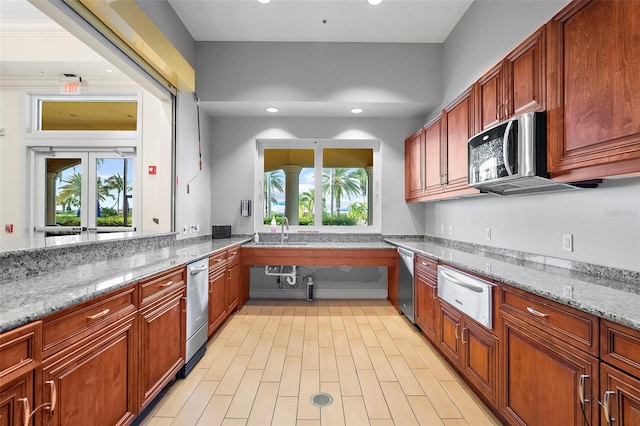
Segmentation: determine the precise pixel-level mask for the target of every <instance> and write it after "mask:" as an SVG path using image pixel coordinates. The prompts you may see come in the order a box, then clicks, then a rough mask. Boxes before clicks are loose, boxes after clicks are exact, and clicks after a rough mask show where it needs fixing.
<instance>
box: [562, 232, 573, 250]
mask: <svg viewBox="0 0 640 426" xmlns="http://www.w3.org/2000/svg"><path fill="white" fill-rule="evenodd" d="M562 250H564V251H573V234H562Z"/></svg>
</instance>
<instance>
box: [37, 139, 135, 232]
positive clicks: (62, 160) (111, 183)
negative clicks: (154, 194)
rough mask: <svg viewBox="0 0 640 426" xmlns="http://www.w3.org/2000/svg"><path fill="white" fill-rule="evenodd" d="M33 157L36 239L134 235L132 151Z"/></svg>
mask: <svg viewBox="0 0 640 426" xmlns="http://www.w3.org/2000/svg"><path fill="white" fill-rule="evenodd" d="M34 151H35V153H36V155H35V174H34V179H35V187H36V190H37V194H36V199H35V209H34V213H35V221H36V225H35V227H34V231H35V234H36V236H45V237H49V236H59V235H79V234H89V235H90V234H94V233H107V232H131V231H135V228H136V223H137V216H138V213H139V212H138V211H137V210H139V209H134V194H135V190H134V189H135V182H134V176H135V173H134V164H135V161H134V160H135V151H134V150H133V149H123V148H120V149H117V148H116V149H113V150H105V151H72V150H64V149H53V150H48V151H45V152H39V151H37V150H34ZM123 151H126V152H123Z"/></svg>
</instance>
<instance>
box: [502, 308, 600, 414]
mask: <svg viewBox="0 0 640 426" xmlns="http://www.w3.org/2000/svg"><path fill="white" fill-rule="evenodd" d="M501 327H502V330H501V331H502V340H501V345H502V356H501V369H502V374H503V378H502V380H501V381H502V386H501V398H500V406H499V409H500V414H502V415H503V416H504V417H505V419H506V420H507V421H508V422H509V423H510V424H514V425H529V426H536V425H541V426H542V425H544V426H550V425H558V426H564V425H582V424H585V423H584V421H585V420H586V422H587V424H590V425H597V424H598V404H597V402H595V401H594V397H595V395H597V392H598V359H597V358H595V357H594V356H592V355H589V354H587V353H585V352H583V351H580V350H578V349H576V348H574V347H572V346H570V345H567V344H565V343H563V342H562V341H560V340H559V339H555V338H553V337H552V336H550V335H548V334H547V333H545V332H543V331H540V330H539V329H537V328H536V327H533V326H532V325H530V324H527V323H525V322H522V321H520V320H518V319H517V318H515V317H512V316H510V315H508V314H505V313H502V315H501ZM582 395H583V396H584V399H583V398H582V397H581V396H582ZM583 401H584V402H583Z"/></svg>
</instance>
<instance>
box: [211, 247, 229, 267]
mask: <svg viewBox="0 0 640 426" xmlns="http://www.w3.org/2000/svg"><path fill="white" fill-rule="evenodd" d="M226 261H227V252H226V251H219V252H216V253H213V254H212V255H210V256H209V272H211V271H212V270H215V269H218V268H222V267H223V266H225V265H226Z"/></svg>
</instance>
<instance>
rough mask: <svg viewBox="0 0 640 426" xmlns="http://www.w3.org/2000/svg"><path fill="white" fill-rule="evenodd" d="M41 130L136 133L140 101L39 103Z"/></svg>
mask: <svg viewBox="0 0 640 426" xmlns="http://www.w3.org/2000/svg"><path fill="white" fill-rule="evenodd" d="M36 112H37V121H36V122H37V123H38V130H40V131H111V130H114V131H136V129H137V126H138V102H137V100H135V99H117V98H114V99H104V98H101V99H90V98H86V99H76V98H74V99H65V98H55V97H51V98H46V97H41V98H39V99H38V100H37V108H36Z"/></svg>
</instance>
